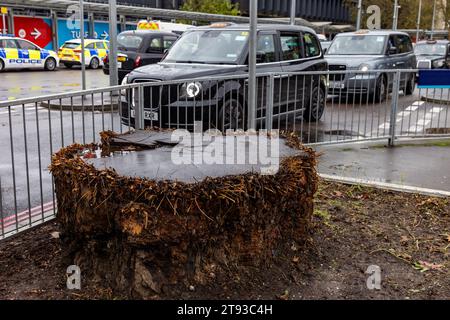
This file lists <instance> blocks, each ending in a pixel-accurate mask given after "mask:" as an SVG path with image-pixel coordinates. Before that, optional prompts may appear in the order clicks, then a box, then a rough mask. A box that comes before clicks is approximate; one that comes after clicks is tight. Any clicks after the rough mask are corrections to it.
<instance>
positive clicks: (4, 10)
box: [0, 7, 8, 14]
mask: <svg viewBox="0 0 450 320" xmlns="http://www.w3.org/2000/svg"><path fill="white" fill-rule="evenodd" d="M0 13H1V14H8V8H7V7H1V8H0Z"/></svg>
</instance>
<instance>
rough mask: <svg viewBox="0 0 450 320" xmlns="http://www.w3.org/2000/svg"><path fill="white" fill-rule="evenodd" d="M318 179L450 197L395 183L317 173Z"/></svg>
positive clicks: (449, 194) (445, 192)
mask: <svg viewBox="0 0 450 320" xmlns="http://www.w3.org/2000/svg"><path fill="white" fill-rule="evenodd" d="M319 177H321V178H322V179H324V180H327V181H332V182H340V183H344V184H351V185H362V186H366V187H374V188H377V189H382V190H390V191H399V192H406V193H414V194H422V195H427V196H433V197H442V198H447V197H450V191H444V190H435V189H428V188H420V187H413V186H404V185H400V184H395V183H387V182H381V181H374V180H368V179H357V178H349V177H340V176H333V175H329V174H321V173H319Z"/></svg>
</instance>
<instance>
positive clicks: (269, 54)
mask: <svg viewBox="0 0 450 320" xmlns="http://www.w3.org/2000/svg"><path fill="white" fill-rule="evenodd" d="M256 51H258V52H261V53H264V61H262V62H261V63H269V62H275V61H277V59H276V51H275V40H274V36H273V35H270V34H267V35H260V36H258V46H257V48H256Z"/></svg>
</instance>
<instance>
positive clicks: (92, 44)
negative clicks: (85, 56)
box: [84, 43, 95, 49]
mask: <svg viewBox="0 0 450 320" xmlns="http://www.w3.org/2000/svg"><path fill="white" fill-rule="evenodd" d="M84 47H85V48H86V49H95V43H89V44H88V45H87V46H84Z"/></svg>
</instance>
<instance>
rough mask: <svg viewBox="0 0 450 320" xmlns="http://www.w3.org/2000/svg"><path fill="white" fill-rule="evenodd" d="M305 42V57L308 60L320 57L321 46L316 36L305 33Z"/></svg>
mask: <svg viewBox="0 0 450 320" xmlns="http://www.w3.org/2000/svg"><path fill="white" fill-rule="evenodd" d="M303 42H304V43H305V56H306V57H307V58H310V57H317V56H320V44H319V42H318V41H317V39H316V37H315V36H314V35H312V34H311V33H308V32H307V33H304V34H303Z"/></svg>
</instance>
